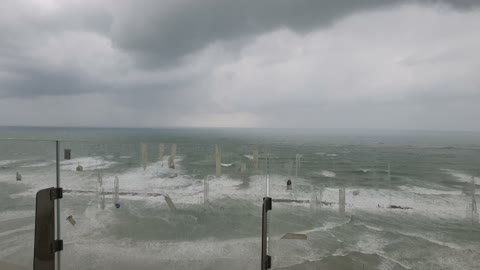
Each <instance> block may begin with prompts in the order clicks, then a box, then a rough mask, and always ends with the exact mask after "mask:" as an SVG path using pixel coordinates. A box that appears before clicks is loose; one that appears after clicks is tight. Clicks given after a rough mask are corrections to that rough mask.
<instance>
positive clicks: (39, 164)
mask: <svg viewBox="0 0 480 270" xmlns="http://www.w3.org/2000/svg"><path fill="white" fill-rule="evenodd" d="M54 163H55V161H47V162H38V163H33V164H28V165H22V166H20V167H22V168H35V167H46V166H50V165H52V164H54Z"/></svg>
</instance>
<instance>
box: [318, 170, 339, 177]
mask: <svg viewBox="0 0 480 270" xmlns="http://www.w3.org/2000/svg"><path fill="white" fill-rule="evenodd" d="M317 174H320V175H321V176H324V177H329V178H333V177H336V176H337V174H336V173H334V172H332V171H327V170H323V171H321V172H317Z"/></svg>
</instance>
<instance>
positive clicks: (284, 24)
mask: <svg viewBox="0 0 480 270" xmlns="http://www.w3.org/2000/svg"><path fill="white" fill-rule="evenodd" d="M412 2H414V3H427V4H444V3H448V4H449V5H450V6H451V7H454V8H460V9H471V8H473V7H474V6H476V5H477V4H479V2H480V1H475V0H458V1H413V0H412V1H409V0H407V1H404V0H344V1H331V0H295V1H292V0H262V1H258V0H242V1H225V0H204V1H198V0H190V1H156V0H140V1H137V0H136V1H127V4H124V5H123V6H122V7H121V11H120V13H119V14H120V16H117V18H116V19H117V20H116V21H115V23H114V25H113V28H112V40H113V42H114V44H115V45H116V46H117V47H118V48H120V49H122V50H125V51H127V52H129V53H131V54H132V55H134V57H135V59H136V60H137V63H138V64H139V65H140V66H141V67H143V68H155V67H164V66H167V65H170V64H172V63H176V61H177V60H179V59H181V58H182V57H183V56H185V55H189V54H191V53H193V52H195V51H198V50H199V49H202V48H204V47H205V46H207V45H209V44H211V43H212V42H215V41H225V40H232V39H240V38H242V37H248V36H251V35H257V34H260V33H264V32H268V31H272V30H275V29H278V28H288V29H290V30H293V31H296V32H306V31H311V30H312V29H317V28H318V27H324V26H326V25H328V24H330V23H332V22H334V21H335V20H338V19H340V18H342V17H343V16H346V15H349V14H352V13H355V12H361V11H366V10H372V9H377V8H385V7H391V6H394V5H398V4H405V3H412Z"/></svg>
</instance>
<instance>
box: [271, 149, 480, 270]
mask: <svg viewBox="0 0 480 270" xmlns="http://www.w3.org/2000/svg"><path fill="white" fill-rule="evenodd" d="M283 148H284V149H280V150H277V151H276V152H275V149H273V148H272V154H271V155H272V156H274V158H273V160H272V164H271V166H270V168H271V170H270V171H271V173H270V185H271V189H270V190H271V192H270V196H271V197H272V198H273V199H274V203H273V210H272V211H271V213H270V224H269V228H270V230H269V249H270V250H269V253H270V255H271V256H272V264H273V269H310V268H311V269H317V268H321V269H323V268H325V269H362V267H363V268H365V269H377V268H379V267H387V266H388V267H390V268H389V269H428V268H432V269H442V268H444V269H475V267H476V265H477V263H478V258H479V255H480V254H479V253H478V252H477V251H476V250H478V248H479V247H480V234H479V232H480V227H479V224H478V209H476V201H478V195H477V193H478V192H476V193H474V192H475V190H476V188H478V184H479V183H480V182H479V180H478V179H479V178H478V164H480V152H479V151H478V149H461V148H453V147H452V148H451V147H448V148H421V147H410V146H400V147H399V146H385V145H376V146H373V147H365V146H348V147H343V146H337V147H336V148H331V147H325V149H323V150H322V149H320V147H319V148H317V149H315V150H313V149H312V150H311V151H309V150H306V149H304V148H301V147H299V149H298V150H296V151H295V152H296V153H298V154H303V158H304V161H303V164H302V162H300V163H301V166H300V172H298V173H295V174H293V173H289V172H288V170H285V169H284V168H285V165H284V164H285V163H286V161H281V160H282V154H281V153H286V152H287V151H286V149H285V148H287V147H285V146H284V147H283ZM302 151H303V153H302ZM313 151H316V152H317V153H316V154H315V156H314V155H312V152H313ZM295 152H293V151H292V152H291V153H290V154H289V157H284V158H285V159H290V160H293V161H294V163H295V159H296V153H295ZM275 153H277V154H275ZM278 153H280V154H278ZM287 167H291V165H289V166H287ZM288 179H292V182H293V187H292V190H289V189H288V188H287V185H286V181H287V180H288ZM304 185H306V186H308V185H311V186H313V188H312V189H311V190H314V192H311V193H310V194H313V195H310V196H309V195H308V194H309V192H308V188H307V187H303V186H304ZM320 194H321V195H320ZM343 194H345V195H344V196H343ZM285 197H288V198H290V199H289V200H286V199H284V198H285ZM343 198H345V199H343ZM275 201H277V202H275ZM307 201H308V202H307ZM312 201H317V202H321V203H316V204H314V205H316V206H317V207H314V205H312V204H311V202H312ZM343 204H344V205H345V207H343V206H342V205H343Z"/></svg>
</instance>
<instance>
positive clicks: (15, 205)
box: [0, 139, 56, 269]
mask: <svg viewBox="0 0 480 270" xmlns="http://www.w3.org/2000/svg"><path fill="white" fill-rule="evenodd" d="M55 151H56V150H55V142H52V141H27V140H2V139H0V269H9V268H8V267H11V268H12V269H17V268H19V269H32V268H33V243H34V231H35V196H36V193H37V191H39V190H41V189H45V188H50V187H55V186H56V174H55V173H56V169H55V158H56V155H55V153H56V152H55Z"/></svg>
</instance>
